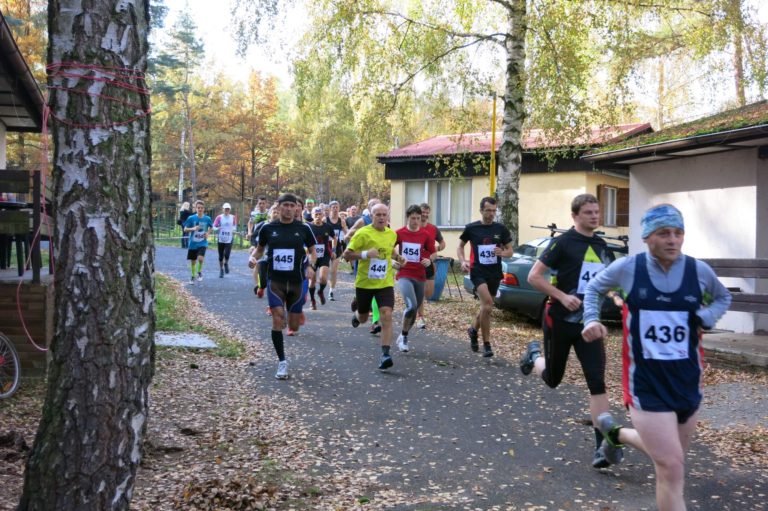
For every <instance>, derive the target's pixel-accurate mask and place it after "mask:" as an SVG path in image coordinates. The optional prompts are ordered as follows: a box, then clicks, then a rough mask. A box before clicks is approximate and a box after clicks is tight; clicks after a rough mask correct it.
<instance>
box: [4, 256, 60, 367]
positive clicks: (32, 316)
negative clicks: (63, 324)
mask: <svg viewBox="0 0 768 511" xmlns="http://www.w3.org/2000/svg"><path fill="white" fill-rule="evenodd" d="M17 295H18V300H17ZM53 305H54V304H53V276H52V275H49V274H48V272H47V270H44V271H43V274H42V275H41V278H40V282H39V283H33V282H32V272H31V271H27V272H25V274H24V277H22V278H21V286H19V277H18V275H17V273H16V269H15V268H11V269H6V270H2V271H0V332H2V333H4V334H5V335H6V336H8V338H9V339H10V340H11V342H13V344H14V346H15V347H16V350H17V351H18V352H19V357H20V358H21V375H22V377H42V376H44V375H45V372H46V366H47V352H44V351H40V350H38V349H37V348H35V346H34V345H33V344H32V343H31V342H30V340H29V338H28V336H27V332H28V333H29V336H31V337H32V339H33V340H34V342H35V343H36V344H37V345H39V346H41V347H44V348H48V346H50V343H51V339H52V338H53ZM19 311H21V317H20V316H19ZM21 318H23V323H22V320H21ZM25 325H26V331H25V330H24V326H25Z"/></svg>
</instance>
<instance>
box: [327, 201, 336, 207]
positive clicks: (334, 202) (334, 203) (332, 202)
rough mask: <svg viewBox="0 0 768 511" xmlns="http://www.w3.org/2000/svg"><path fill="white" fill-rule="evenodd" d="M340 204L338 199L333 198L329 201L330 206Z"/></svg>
mask: <svg viewBox="0 0 768 511" xmlns="http://www.w3.org/2000/svg"><path fill="white" fill-rule="evenodd" d="M338 205H339V201H337V200H332V201H331V202H329V203H328V206H338Z"/></svg>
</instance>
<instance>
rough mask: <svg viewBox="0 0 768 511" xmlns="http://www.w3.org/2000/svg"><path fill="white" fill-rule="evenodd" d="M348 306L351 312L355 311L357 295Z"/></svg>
mask: <svg viewBox="0 0 768 511" xmlns="http://www.w3.org/2000/svg"><path fill="white" fill-rule="evenodd" d="M349 308H350V309H352V312H357V297H355V298H352V303H350V304H349Z"/></svg>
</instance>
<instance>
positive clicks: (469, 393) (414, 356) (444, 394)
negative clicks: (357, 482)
mask: <svg viewBox="0 0 768 511" xmlns="http://www.w3.org/2000/svg"><path fill="white" fill-rule="evenodd" d="M185 255H186V251H184V250H182V249H180V248H170V247H158V249H157V257H156V268H157V270H158V271H160V272H162V273H165V274H167V275H169V276H171V277H174V278H176V279H178V280H179V281H181V282H184V283H186V284H187V285H188V290H189V291H190V292H191V293H192V294H193V295H194V296H196V297H197V298H198V299H199V300H200V301H201V302H202V303H203V304H204V305H205V307H206V308H207V309H208V310H209V311H211V312H214V313H216V314H218V315H219V316H220V317H221V318H222V319H223V320H224V321H227V322H228V323H230V324H231V325H232V326H233V328H234V329H235V330H236V331H238V332H239V333H240V334H242V335H243V337H244V338H246V339H247V340H248V341H249V342H253V343H256V344H257V345H258V346H260V347H261V348H262V349H263V350H266V351H267V352H269V353H273V348H272V343H271V340H270V329H271V320H270V318H269V317H268V316H266V314H265V313H264V308H265V307H266V305H267V304H266V299H262V300H257V299H256V297H255V295H254V294H253V280H252V278H251V275H250V271H249V270H248V268H247V262H246V261H247V255H246V253H245V252H244V251H235V252H233V254H232V261H231V263H230V269H231V272H230V273H229V274H228V275H226V276H225V278H223V279H222V278H219V277H218V263H217V261H216V255H215V252H213V251H212V252H211V253H210V257H209V258H208V261H207V262H206V264H205V268H204V280H203V282H201V283H195V285H189V284H188V280H189V270H188V266H187V262H186V261H185ZM352 296H353V283H352V277H351V276H350V275H349V274H347V273H344V272H340V283H339V289H337V292H336V299H337V301H335V302H330V301H329V302H327V304H326V305H324V306H320V305H319V310H317V311H311V310H309V307H306V308H305V313H306V317H307V323H306V325H305V326H303V327H302V328H301V329H300V331H299V333H298V335H297V336H296V337H287V336H286V337H285V339H286V355H287V358H288V360H289V364H290V375H291V378H290V379H289V380H286V381H278V380H275V378H274V373H275V370H276V366H277V358H276V357H274V358H266V359H262V360H260V361H256V362H255V365H254V366H253V368H252V370H251V374H252V380H251V381H246V382H243V385H252V386H253V387H254V388H256V389H258V390H259V391H260V392H264V393H267V394H270V395H282V396H284V397H285V399H287V400H291V401H294V402H296V403H297V404H298V409H299V410H301V413H300V418H301V420H303V421H304V422H305V423H306V424H307V425H309V426H310V428H311V429H312V430H313V431H314V432H315V433H316V435H317V439H316V442H317V447H318V448H321V449H322V450H323V452H325V453H326V459H327V462H328V464H333V465H338V466H341V467H344V468H347V469H351V470H354V471H357V472H358V473H360V474H362V475H365V476H366V477H368V479H369V480H370V481H371V493H372V494H374V495H375V494H376V490H377V489H386V488H391V489H394V490H396V492H397V493H400V494H402V495H405V496H407V499H404V500H405V501H407V502H408V503H402V502H401V501H400V500H396V501H393V502H390V503H382V502H375V503H376V504H378V505H385V506H386V507H387V508H391V509H398V510H410V509H413V510H416V509H419V510H438V509H439V510H454V509H455V510H460V509H461V510H463V509H482V510H485V509H547V510H550V509H597V510H601V511H610V510H644V509H655V498H654V473H653V467H652V466H651V464H650V463H649V462H648V459H647V458H646V456H645V455H643V454H642V453H639V452H637V451H634V450H632V449H627V450H626V451H625V460H624V462H623V463H622V464H620V465H617V466H614V467H610V468H608V469H604V470H595V469H593V468H592V467H591V464H590V462H591V459H592V453H593V450H594V436H593V432H592V428H591V426H590V425H589V414H588V409H587V406H586V404H587V395H586V388H585V386H577V385H568V384H563V385H561V386H560V387H559V388H558V389H556V390H552V389H548V388H547V387H546V386H545V385H544V384H543V383H542V382H540V381H537V380H536V379H535V377H533V376H531V377H524V376H522V375H521V373H520V370H519V369H518V367H517V365H516V363H515V361H506V360H503V359H501V358H499V357H494V358H492V359H490V360H489V359H484V358H482V356H481V355H480V354H477V353H472V352H471V351H470V350H469V345H468V344H469V343H468V341H467V340H466V339H465V336H464V333H463V332H457V333H456V336H455V337H444V336H442V335H439V334H437V333H436V332H434V331H430V330H429V329H427V330H423V331H415V330H414V331H412V335H411V337H410V338H409V339H410V344H411V346H412V350H411V351H410V352H409V353H406V354H403V353H399V352H398V351H397V348H396V347H395V346H394V342H393V349H392V355H393V358H394V362H395V364H394V367H393V368H392V369H390V370H389V371H386V372H381V371H378V370H377V365H378V358H379V356H380V349H379V347H378V344H379V340H378V336H373V335H371V334H370V333H369V332H368V325H361V326H360V327H359V328H357V329H353V328H352V326H351V324H350V320H351V317H352V314H351V312H350V308H349V304H350V301H351V299H352ZM433 306H438V305H433ZM401 314H402V311H401V310H396V311H395V317H396V328H395V332H399V328H398V327H399V324H400V316H401ZM615 412H616V415H617V416H618V417H621V418H623V417H624V414H623V411H622V410H618V409H617V410H615ZM317 470H318V471H319V472H322V470H323V467H318V468H317ZM686 491H687V494H686V500H687V502H688V509H689V510H707V511H722V510H731V509H733V510H760V509H766V502H767V501H768V481H766V480H765V479H764V478H762V477H760V476H759V475H756V474H755V473H753V472H750V471H749V470H734V469H732V468H731V467H730V466H729V463H727V462H725V461H723V460H721V459H718V458H716V457H715V456H714V455H713V454H712V453H711V452H710V451H709V450H708V449H707V448H706V446H704V445H702V444H700V443H696V442H695V443H694V445H693V448H692V450H691V452H690V453H689V456H688V467H687V486H686ZM374 500H375V499H374Z"/></svg>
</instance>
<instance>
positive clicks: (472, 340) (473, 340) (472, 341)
mask: <svg viewBox="0 0 768 511" xmlns="http://www.w3.org/2000/svg"><path fill="white" fill-rule="evenodd" d="M467 335H469V347H470V348H471V349H472V351H474V352H475V353H477V352H478V351H480V345H479V344H478V343H477V330H475V329H474V328H473V327H469V328H467Z"/></svg>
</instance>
